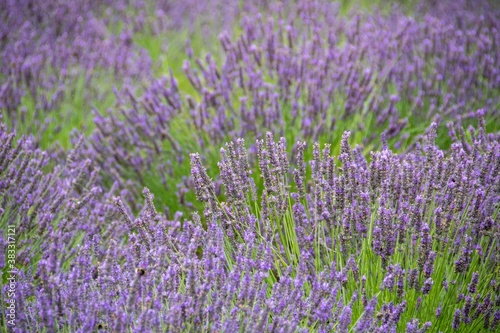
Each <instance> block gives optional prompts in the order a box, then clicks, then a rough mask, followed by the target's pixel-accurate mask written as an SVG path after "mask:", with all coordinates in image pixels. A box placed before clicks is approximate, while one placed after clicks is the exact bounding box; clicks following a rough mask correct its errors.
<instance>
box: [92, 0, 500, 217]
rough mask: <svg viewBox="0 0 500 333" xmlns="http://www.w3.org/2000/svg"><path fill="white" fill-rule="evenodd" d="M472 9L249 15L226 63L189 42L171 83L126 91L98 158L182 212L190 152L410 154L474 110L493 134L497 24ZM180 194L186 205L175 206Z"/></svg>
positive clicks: (302, 5)
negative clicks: (289, 147)
mask: <svg viewBox="0 0 500 333" xmlns="http://www.w3.org/2000/svg"><path fill="white" fill-rule="evenodd" d="M464 7H465V5H462V6H458V7H457V8H458V9H456V10H450V11H449V12H448V16H446V15H444V14H443V13H442V9H441V10H438V9H436V14H435V16H432V15H431V14H429V13H427V14H425V15H424V14H422V15H421V16H417V17H416V18H413V17H409V16H405V15H403V14H401V13H400V12H397V11H394V12H392V13H391V14H390V15H387V16H383V15H381V14H379V13H377V14H362V13H359V12H353V13H352V14H350V16H347V17H345V16H342V15H340V14H339V8H338V6H336V5H335V4H331V3H329V2H328V3H327V2H322V1H317V2H301V1H299V2H298V3H296V4H294V5H292V6H289V7H287V6H281V7H280V6H276V7H275V8H274V9H272V10H271V11H268V12H265V13H264V14H262V13H261V12H259V13H257V14H249V15H248V16H245V17H243V18H242V20H241V22H240V27H239V30H238V31H239V33H237V34H234V35H235V36H233V34H232V33H231V31H228V32H223V33H222V34H221V35H220V47H221V49H222V50H223V52H224V57H223V58H222V60H219V59H217V58H215V57H214V56H212V55H210V54H207V55H205V56H204V57H203V56H202V57H201V58H196V57H195V55H194V53H193V51H192V47H191V46H190V44H189V43H188V44H187V46H186V48H187V50H186V54H187V59H186V61H185V63H184V67H183V68H184V72H185V74H184V76H179V75H174V74H173V72H171V73H170V75H168V76H167V77H164V78H160V79H158V80H156V81H154V82H153V83H151V84H150V85H149V86H148V87H147V88H146V89H145V91H143V89H140V91H139V92H137V91H136V90H134V87H130V88H128V89H126V90H125V91H124V92H123V93H122V94H121V97H120V98H119V103H120V105H121V106H120V112H119V113H117V112H114V111H112V110H111V111H110V112H108V114H106V115H103V114H102V113H96V115H95V124H96V128H97V130H96V132H95V133H94V135H93V138H92V142H93V146H94V149H95V151H96V156H97V159H98V161H99V162H100V163H101V165H102V166H103V169H106V170H113V175H112V176H111V179H114V180H117V179H120V178H121V179H127V178H135V179H138V180H139V182H138V183H139V184H141V185H143V186H148V187H151V188H154V189H155V190H156V191H155V192H156V193H158V194H159V195H160V198H161V199H162V201H168V202H169V206H175V207H176V208H177V207H182V206H184V202H186V198H185V192H186V191H185V190H184V189H185V188H186V187H188V188H189V184H186V181H183V182H179V181H177V178H178V175H179V174H181V173H183V172H184V170H185V169H186V168H187V161H188V156H187V154H188V152H193V151H199V152H200V153H202V157H203V158H206V160H207V161H214V160H215V156H216V154H217V152H216V151H214V149H212V147H214V145H215V146H217V145H219V144H221V143H223V142H224V141H228V140H231V138H233V137H243V138H247V139H249V140H255V139H260V138H262V137H264V135H265V132H266V131H268V130H269V131H272V132H275V133H279V134H280V135H281V136H284V137H286V139H288V140H289V141H297V140H307V141H309V140H312V141H325V142H332V143H334V146H337V145H338V143H340V139H341V137H340V135H338V133H341V132H342V131H343V130H345V129H346V128H347V127H348V126H349V128H350V129H352V130H353V135H354V136H355V141H356V142H357V143H363V145H364V146H365V147H366V148H365V149H366V150H367V151H369V150H370V149H372V148H374V147H375V146H377V145H378V144H377V138H378V137H379V136H380V134H381V133H382V132H383V133H384V136H385V138H386V139H387V140H388V142H389V143H390V144H391V146H393V147H395V148H396V149H398V150H404V149H406V148H407V147H409V146H410V147H412V146H413V145H412V144H413V143H415V142H416V139H417V137H418V135H419V134H422V133H424V131H425V128H426V127H427V126H428V125H429V124H430V122H431V121H433V120H434V121H436V122H437V123H438V124H441V122H442V121H443V120H444V121H445V122H446V121H448V120H454V121H456V120H457V119H462V120H463V121H464V122H467V121H468V120H467V118H468V117H469V112H468V110H470V109H476V108H478V107H482V108H483V109H484V110H485V119H486V123H487V126H488V128H490V129H491V128H492V127H493V126H494V125H493V124H494V122H495V120H496V119H498V112H497V110H496V107H497V105H498V99H497V96H496V95H497V94H496V93H497V92H498V77H499V76H498V66H497V64H498V54H500V52H498V50H497V46H498V45H500V43H498V40H497V39H498V34H497V33H496V31H497V30H498V27H497V26H496V22H497V20H496V17H497V16H498V15H497V12H496V11H495V10H494V9H493V8H492V9H491V10H490V11H489V12H488V14H484V15H481V13H483V12H482V9H481V8H483V7H484V6H482V7H481V6H478V9H477V10H476V12H474V13H473V14H471V13H469V12H467V11H465V10H464ZM484 8H487V7H484ZM273 10H274V11H273ZM266 13H267V14H266ZM443 16H446V18H443ZM375 41H376V42H375ZM141 92H142V93H141ZM350 124H354V125H352V126H350ZM438 130H439V132H440V133H443V134H444V133H445V132H446V129H445V127H444V126H440V127H439V129H438ZM445 136H446V135H444V137H445ZM440 137H443V135H440ZM440 140H441V139H440ZM446 143H447V142H440V144H446ZM251 149H252V151H255V150H256V147H252V148H251ZM365 153H366V152H365ZM209 168H210V170H213V169H215V168H216V164H215V163H213V162H212V164H211V165H209ZM144 170H148V171H147V172H145V171H144ZM213 175H214V174H213ZM159 179H161V180H162V184H159V183H158V180H159ZM176 190H177V193H178V200H177V201H181V202H182V203H181V204H180V205H178V204H177V205H175V202H173V200H174V199H173V198H171V196H170V193H172V192H174V191H176ZM135 192H136V197H137V196H139V194H140V186H138V187H137V188H136V189H135ZM162 192H163V193H162ZM192 199H193V198H192V197H191V198H188V199H187V201H192ZM158 203H159V202H158Z"/></svg>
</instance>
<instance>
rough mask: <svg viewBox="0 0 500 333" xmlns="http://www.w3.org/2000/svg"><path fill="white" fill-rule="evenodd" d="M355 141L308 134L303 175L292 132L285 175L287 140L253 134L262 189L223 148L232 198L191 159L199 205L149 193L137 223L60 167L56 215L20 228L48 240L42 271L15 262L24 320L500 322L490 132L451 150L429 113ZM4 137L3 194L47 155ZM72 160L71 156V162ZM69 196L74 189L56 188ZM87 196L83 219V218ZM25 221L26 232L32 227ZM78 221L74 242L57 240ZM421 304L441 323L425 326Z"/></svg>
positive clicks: (254, 324) (68, 236) (131, 323)
mask: <svg viewBox="0 0 500 333" xmlns="http://www.w3.org/2000/svg"><path fill="white" fill-rule="evenodd" d="M2 137H3V138H4V140H5V141H6V142H9V138H10V137H12V136H11V135H9V134H6V133H3V134H2ZM348 139H349V132H345V133H344V135H343V137H342V143H341V151H340V155H339V156H338V157H332V156H331V155H330V146H329V145H327V146H325V147H324V149H321V148H322V147H320V146H319V145H318V144H315V145H314V146H313V156H314V158H313V159H312V160H311V161H310V162H309V165H310V171H311V176H310V177H308V176H307V175H306V174H307V169H308V168H307V167H306V161H305V160H304V157H303V153H304V149H305V144H304V143H302V142H298V143H297V144H298V148H297V151H298V153H297V156H296V160H297V161H296V164H297V168H296V169H294V170H293V172H291V173H290V171H291V170H290V167H289V162H288V160H289V158H288V156H287V153H286V142H285V140H284V139H281V140H280V141H279V142H274V140H273V137H272V135H271V134H270V133H269V134H268V135H267V138H266V140H262V141H258V142H257V147H258V153H257V155H258V161H257V163H258V165H259V168H260V174H261V175H262V181H263V183H264V190H263V191H262V192H259V191H256V190H255V184H254V181H253V178H251V177H250V176H249V171H250V170H249V166H248V165H249V164H248V157H247V153H246V148H245V144H244V141H243V140H238V141H236V142H234V143H229V144H227V145H226V146H225V148H223V149H221V161H220V162H219V167H220V172H221V176H222V178H223V180H224V189H225V193H226V196H227V200H226V201H225V202H220V201H219V200H218V198H217V196H216V195H215V193H214V183H213V182H212V180H211V179H210V178H209V177H208V175H207V174H206V170H205V168H204V167H203V166H202V164H201V162H200V158H199V155H198V154H192V155H191V164H192V169H191V170H192V176H193V181H194V183H195V187H196V194H197V197H198V199H199V200H200V201H202V202H204V203H205V207H206V208H205V210H204V212H203V215H202V217H200V216H199V215H197V214H195V215H193V218H192V220H191V219H186V220H184V221H183V223H181V222H180V221H179V220H173V221H169V220H166V219H165V218H164V217H162V216H161V215H160V214H159V213H158V212H157V211H156V209H155V207H154V204H153V202H152V194H151V193H150V192H149V190H147V189H145V190H144V191H143V195H144V197H145V204H144V205H143V208H142V210H141V212H140V214H139V215H138V216H137V218H134V217H133V216H131V215H130V212H129V209H128V208H127V207H126V205H125V204H124V203H123V201H122V200H121V199H119V198H115V199H113V206H111V202H110V200H108V199H106V196H101V197H99V200H96V199H92V198H95V195H96V194H97V193H96V192H98V191H96V190H94V189H92V190H90V191H85V190H84V189H81V190H80V191H78V190H77V189H79V188H81V187H80V186H81V184H80V183H79V181H78V179H80V176H76V175H74V176H73V177H71V176H69V177H68V179H71V180H72V181H66V182H65V183H66V184H67V185H66V186H64V184H61V185H59V186H58V187H57V188H58V191H54V192H55V193H54V194H53V196H51V197H47V204H46V206H47V207H50V209H48V210H50V211H47V212H46V213H45V214H54V215H52V216H60V218H61V222H60V223H58V224H57V227H56V226H55V225H52V227H51V226H48V227H47V226H46V227H45V228H43V230H42V231H40V226H42V225H43V223H46V222H44V221H46V219H45V216H46V215H45V214H43V213H39V214H38V215H36V216H35V217H33V218H32V221H31V223H34V224H35V225H37V226H38V227H37V228H33V227H31V230H26V231H25V232H39V233H40V232H41V233H42V234H43V235H46V237H49V238H50V241H49V240H43V241H41V242H42V248H43V246H46V247H47V248H46V249H45V251H43V252H42V253H41V254H40V256H41V257H40V258H39V261H38V264H37V267H36V269H35V268H34V267H33V266H31V267H30V269H28V270H27V271H22V272H20V276H22V279H21V280H20V281H21V283H19V293H18V294H17V295H18V299H17V301H18V302H19V303H18V304H19V305H20V306H21V307H22V309H23V311H22V313H23V315H22V316H20V318H19V321H18V325H19V326H18V327H19V329H20V331H25V330H28V331H32V330H41V329H42V328H45V329H48V330H49V331H53V330H57V329H63V328H68V329H70V330H71V331H83V332H86V331H91V330H93V329H96V328H100V329H103V330H105V331H116V332H119V331H122V330H124V329H125V327H130V328H132V329H133V330H134V331H141V332H146V331H154V330H155V327H158V325H163V327H165V329H166V330H167V331H172V332H176V331H179V332H183V331H193V330H195V331H227V332H233V331H240V330H244V331H251V332H253V331H255V332H262V331H270V332H275V331H276V332H278V331H279V332H295V331H305V332H306V331H307V332H308V331H309V330H310V329H314V330H315V331H318V332H323V331H324V332H328V331H341V332H346V331H347V330H348V328H350V327H351V328H354V329H355V331H357V332H372V331H378V330H387V329H389V330H391V331H394V330H396V329H397V328H400V329H403V328H406V329H407V330H408V331H410V332H416V331H425V330H426V329H428V328H430V327H432V328H433V329H439V330H446V329H450V328H451V327H452V326H453V327H457V328H460V327H464V328H465V327H476V328H477V327H483V328H485V329H487V328H491V329H492V330H495V329H496V327H498V323H499V315H500V312H499V311H500V308H499V307H498V301H499V299H498V297H499V292H498V291H499V290H498V289H499V288H500V283H499V282H497V281H496V279H495V271H496V269H497V268H498V265H499V263H500V257H498V254H499V253H500V248H499V246H500V245H499V244H498V236H499V232H500V223H499V220H498V213H499V207H498V202H499V197H500V173H499V172H498V170H499V168H500V155H499V154H498V152H499V151H500V149H499V148H500V147H499V142H498V137H496V136H488V135H486V134H485V133H484V129H479V130H478V131H477V133H476V134H475V135H474V136H473V143H470V144H468V143H466V142H463V143H462V142H460V141H456V142H454V143H453V145H452V149H451V150H450V152H449V153H445V152H443V151H442V150H440V149H439V148H437V147H436V146H435V144H434V143H433V140H434V139H435V124H433V125H432V127H431V129H430V130H429V134H428V135H427V137H426V140H425V142H423V144H422V146H421V148H420V149H419V150H418V152H414V153H411V154H405V155H397V154H394V153H393V152H391V151H390V150H389V149H387V148H384V149H383V150H381V151H377V152H374V153H372V157H371V161H370V162H369V163H368V162H367V161H366V159H365V158H364V157H363V156H362V155H361V153H360V150H359V149H358V148H355V149H352V148H351V147H350V145H349V143H348ZM4 147H7V149H5V148H4V150H2V154H4V152H5V151H6V153H5V154H6V155H7V156H11V158H9V159H7V161H9V162H10V163H11V165H16V163H17V164H18V165H20V167H16V168H7V169H3V170H5V172H2V174H3V175H5V174H10V173H16V171H13V170H18V171H17V174H16V175H14V176H13V177H11V176H8V177H4V178H2V179H3V181H2V184H4V185H3V188H4V189H6V190H4V193H5V191H9V187H10V188H12V187H13V188H14V189H15V190H14V191H13V192H12V194H11V196H10V197H11V198H13V199H14V198H17V197H18V195H20V196H21V197H22V193H24V191H23V190H24V186H23V183H24V181H23V179H25V178H26V177H30V176H31V175H33V174H34V173H35V174H36V170H37V168H36V166H38V164H39V163H40V162H39V161H40V159H39V158H37V157H38V156H44V155H43V154H42V153H40V152H37V151H32V150H30V147H29V143H26V144H24V145H23V146H21V145H19V146H18V147H21V148H18V149H15V148H14V149H9V148H8V144H5V145H4ZM16 151H20V153H19V154H18V155H19V156H18V157H17V158H16V157H15V156H16V153H15V152H16ZM30 156H31V159H29V158H30ZM73 156H74V154H72V155H71V156H69V157H68V159H67V160H68V162H67V163H70V164H71V163H76V162H74V161H73V158H74V157H73ZM337 160H338V161H340V162H341V163H340V164H339V163H337V162H336V161H337ZM12 163H13V164H12ZM24 165H30V167H23V166H24ZM80 165H81V166H82V167H81V168H75V170H79V171H78V172H79V173H81V172H85V169H86V168H85V167H83V166H84V165H85V162H83V164H80ZM25 168H26V171H23V170H25ZM55 170H56V171H55V172H54V174H57V175H61V174H63V173H64V171H62V169H59V167H56V168H55ZM57 170H59V171H57ZM52 175H53V174H52ZM52 175H49V177H48V179H49V181H50V179H51V178H53V177H54V176H52ZM90 178H91V177H90ZM8 179H13V180H14V181H13V182H10V183H9V182H8V181H6V180H8ZM291 179H294V181H293V182H292V181H291ZM45 183H46V180H45V179H42V180H41V182H40V184H41V185H40V186H37V185H34V187H35V188H40V190H38V191H36V190H35V191H30V192H31V193H35V194H36V195H35V198H37V197H38V198H42V197H41V196H42V195H43V193H44V191H43V188H44V187H45V186H44V184H45ZM54 183H57V179H55V180H54ZM7 184H8V185H7ZM31 184H34V182H32V183H31ZM76 184H80V185H79V186H77V185H76ZM9 185H10V186H9ZM27 186H31V185H27ZM82 187H83V188H85V187H87V186H84V185H83V186H82ZM72 191H75V192H81V194H80V196H79V197H77V196H76V195H75V197H77V198H74V197H73V199H69V198H68V196H67V195H66V196H65V197H64V199H60V196H61V195H63V194H66V193H67V194H71V193H73V192H72ZM18 193H19V194H18ZM92 194H93V195H94V196H91V195H92ZM89 196H91V197H90V198H89ZM3 198H4V200H5V198H6V196H4V197H3ZM7 198H8V197H7ZM9 202H10V200H9ZM17 202H19V201H17V199H16V201H15V202H12V203H11V204H10V205H8V206H7V207H9V208H8V211H7V214H8V213H9V212H19V214H20V215H19V216H27V217H31V216H32V215H29V213H24V214H23V213H21V209H23V208H24V209H26V208H28V207H29V204H26V205H24V204H21V205H18V204H17ZM257 202H260V204H258V205H256V203H257ZM17 207H19V210H17ZM83 207H87V208H88V210H86V214H84V216H85V218H86V219H87V222H86V223H85V222H83V221H81V218H82V217H81V215H80V214H79V213H78V212H82V213H83V209H84V208H83ZM70 210H71V212H72V213H71V214H68V212H69V211H70ZM33 211H37V210H33ZM10 214H11V215H7V218H8V219H10V218H9V216H12V213H10ZM87 214H91V215H90V216H89V215H87ZM5 216H6V215H5V212H3V213H2V218H4V217H5ZM56 220H57V219H56ZM104 221H107V222H106V225H103V222H104ZM28 222H29V221H26V222H24V221H23V220H21V221H20V222H19V223H20V224H19V225H20V226H19V228H22V227H23V226H24V225H26V227H27V228H30V224H27V223H28ZM65 226H71V228H67V227H65ZM82 228H84V229H85V236H83V237H84V238H83V240H82V242H81V243H79V244H81V245H78V246H76V247H74V248H73V249H72V250H70V249H69V248H66V247H67V246H69V245H70V244H72V242H73V241H75V238H77V237H78V235H81V232H82ZM27 239H28V238H27ZM27 239H26V240H27ZM26 246H29V245H28V244H27V245H26ZM26 251H27V252H30V251H29V248H27V249H26ZM66 256H69V257H66ZM32 259H33V258H31V260H32ZM28 266H30V265H29V264H28ZM35 286H36V287H35ZM75 309H77V311H75ZM428 313H433V314H434V313H435V315H433V317H434V318H435V319H434V320H431V321H429V322H426V321H424V320H428V319H429V318H430V317H431V316H429V315H428ZM88 314H93V315H91V316H89V315H88Z"/></svg>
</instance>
